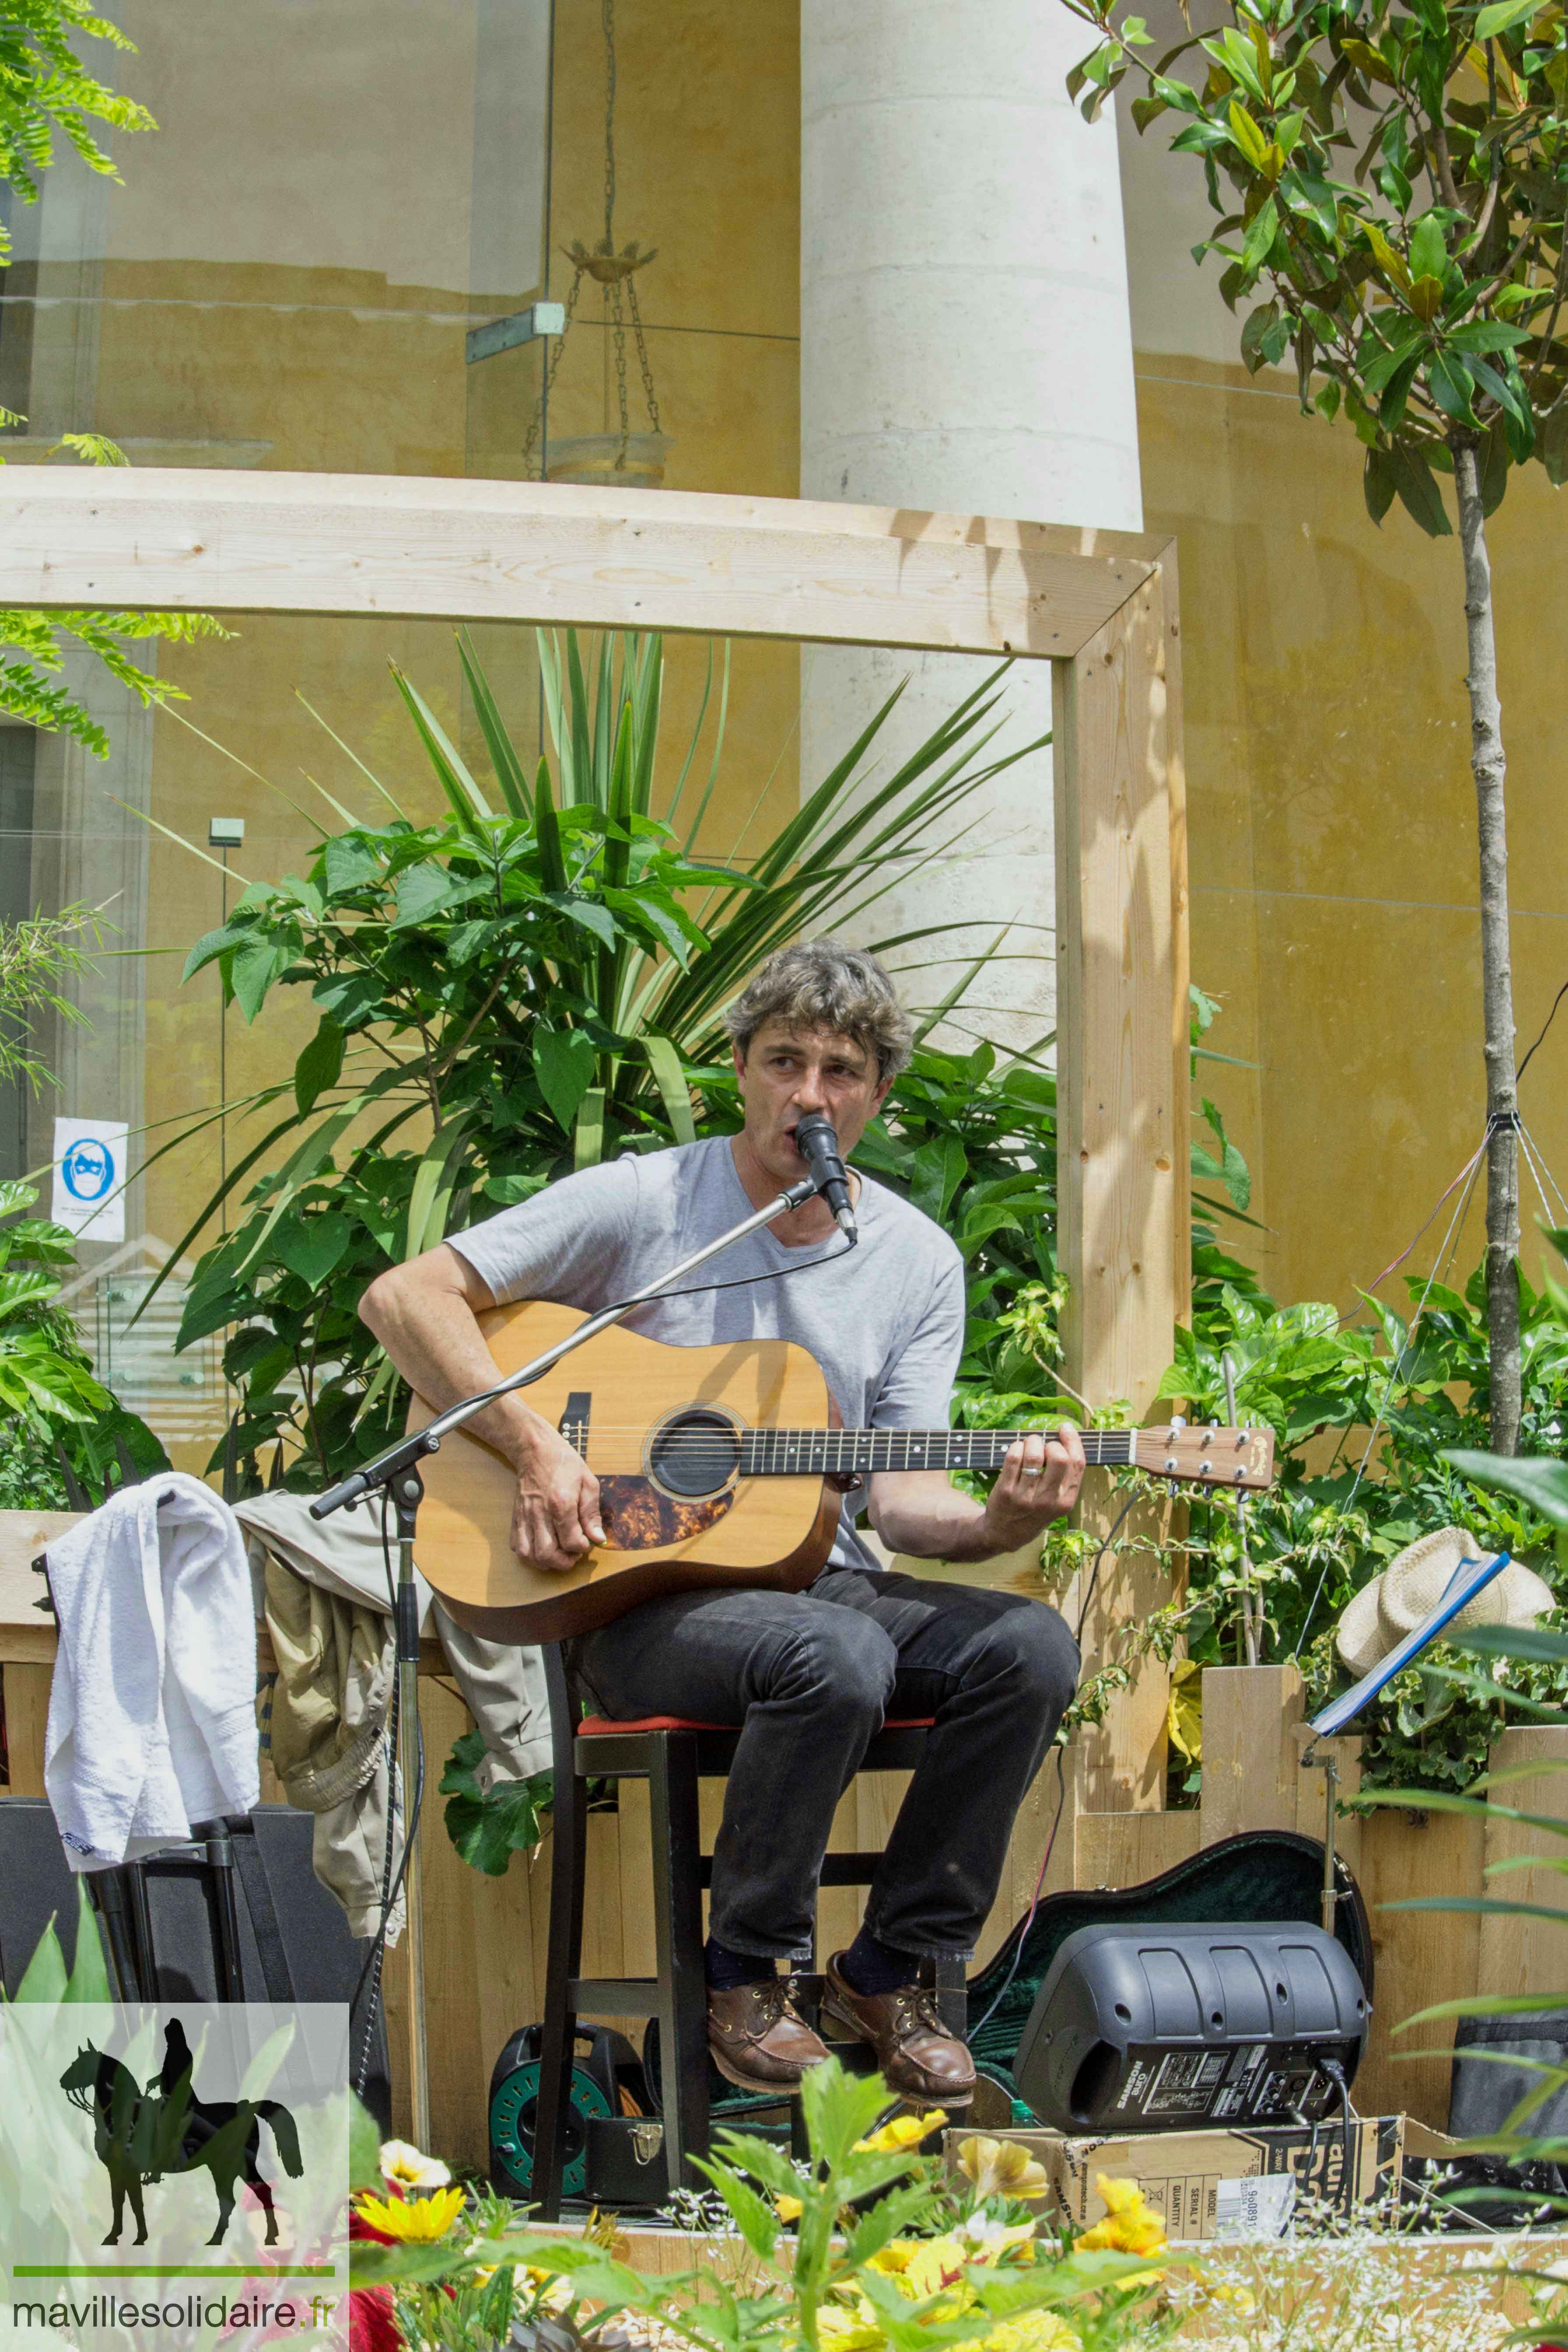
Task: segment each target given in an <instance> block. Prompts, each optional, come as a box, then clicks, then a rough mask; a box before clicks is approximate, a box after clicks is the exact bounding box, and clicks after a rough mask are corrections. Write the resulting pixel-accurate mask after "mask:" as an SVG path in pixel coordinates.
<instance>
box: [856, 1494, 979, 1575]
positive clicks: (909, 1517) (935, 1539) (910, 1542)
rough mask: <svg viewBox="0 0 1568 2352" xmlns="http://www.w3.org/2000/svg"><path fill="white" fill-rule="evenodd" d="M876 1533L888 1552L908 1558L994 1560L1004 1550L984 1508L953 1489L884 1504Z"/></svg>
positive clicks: (878, 1516) (878, 1515)
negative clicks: (916, 1500) (916, 1498)
mask: <svg viewBox="0 0 1568 2352" xmlns="http://www.w3.org/2000/svg"><path fill="white" fill-rule="evenodd" d="M876 1528H877V1533H878V1534H879V1536H880V1537H881V1538H882V1541H883V1542H884V1543H885V1544H886V1545H887V1546H888V1547H889V1549H890V1550H892V1551H901V1552H905V1553H907V1554H908V1556H909V1557H910V1559H952V1560H961V1559H995V1558H996V1557H997V1555H998V1554H999V1553H1001V1552H1004V1551H1005V1550H1006V1549H1007V1546H1006V1544H1005V1542H1004V1541H1003V1540H1002V1539H1001V1538H998V1537H997V1536H995V1535H994V1533H993V1531H992V1529H991V1527H990V1524H989V1521H988V1520H987V1518H986V1515H985V1506H984V1504H983V1503H977V1502H976V1501H975V1500H974V1498H973V1496H970V1495H961V1494H960V1493H959V1491H958V1488H957V1487H956V1486H949V1487H948V1488H947V1490H946V1492H945V1493H944V1494H937V1495H933V1496H931V1497H930V1498H929V1499H928V1498H926V1497H924V1496H922V1497H921V1500H920V1501H919V1502H914V1501H906V1500H904V1499H903V1498H902V1497H900V1499H899V1500H898V1501H896V1502H892V1503H889V1504H886V1505H885V1506H884V1507H883V1508H882V1509H881V1510H880V1511H879V1512H878V1514H877V1515H876Z"/></svg>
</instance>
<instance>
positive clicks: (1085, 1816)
mask: <svg viewBox="0 0 1568 2352" xmlns="http://www.w3.org/2000/svg"><path fill="white" fill-rule="evenodd" d="M1200 1842H1201V1830H1200V1824H1199V1821H1198V1813H1197V1808H1196V1807H1195V1806H1194V1808H1193V1810H1192V1811H1190V1812H1181V1813H1152V1812H1136V1813H1079V1817H1078V1836H1077V1839H1076V1842H1075V1848H1074V1853H1075V1859H1074V1866H1073V1879H1074V1883H1075V1884H1076V1885H1079V1886H1142V1885H1143V1883H1144V1881H1145V1880H1146V1879H1150V1878H1158V1877H1159V1875H1160V1874H1161V1872H1162V1871H1164V1870H1174V1868H1175V1866H1176V1864H1178V1863H1179V1862H1186V1861H1188V1860H1189V1859H1190V1857H1191V1856H1192V1855H1193V1854H1194V1853H1196V1852H1197V1850H1198V1846H1199V1843H1200Z"/></svg>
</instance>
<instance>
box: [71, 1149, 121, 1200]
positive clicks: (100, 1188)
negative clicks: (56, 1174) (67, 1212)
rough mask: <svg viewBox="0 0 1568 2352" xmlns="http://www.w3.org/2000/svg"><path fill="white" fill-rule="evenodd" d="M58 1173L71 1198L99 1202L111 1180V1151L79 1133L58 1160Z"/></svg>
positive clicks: (112, 1175)
mask: <svg viewBox="0 0 1568 2352" xmlns="http://www.w3.org/2000/svg"><path fill="white" fill-rule="evenodd" d="M60 1174H61V1176H62V1177H63V1179H64V1180H65V1188H66V1191H67V1192H68V1193H69V1194H70V1196H71V1198H72V1200H73V1201H101V1200H102V1198H103V1196H104V1194H105V1193H106V1192H108V1190H109V1188H110V1185H111V1184H112V1183H113V1181H114V1154H113V1153H112V1152H111V1151H110V1149H109V1146H108V1145H107V1144H106V1143H100V1142H99V1141H98V1140H97V1139H96V1138H94V1137H92V1136H90V1135H83V1136H79V1137H78V1138H77V1140H76V1141H75V1142H74V1143H73V1144H72V1145H71V1147H70V1149H69V1150H68V1152H67V1153H66V1156H65V1158H64V1159H63V1160H61V1161H60Z"/></svg>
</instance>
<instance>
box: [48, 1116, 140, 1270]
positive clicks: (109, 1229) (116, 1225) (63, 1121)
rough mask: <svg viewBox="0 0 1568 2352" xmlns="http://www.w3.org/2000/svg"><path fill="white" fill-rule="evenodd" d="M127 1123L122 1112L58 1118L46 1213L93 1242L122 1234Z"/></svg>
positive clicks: (115, 1238)
mask: <svg viewBox="0 0 1568 2352" xmlns="http://www.w3.org/2000/svg"><path fill="white" fill-rule="evenodd" d="M130 1135H131V1129H130V1127H129V1125H128V1124H127V1122H126V1121H125V1120H124V1119H122V1118H57V1119H56V1121H55V1181H54V1192H53V1197H52V1204H51V1207H50V1212H49V1213H50V1215H51V1216H52V1217H53V1218H54V1221H55V1223H56V1224H57V1225H68V1226H69V1227H70V1230H71V1232H72V1233H73V1234H82V1235H83V1236H84V1237H85V1238H86V1239H87V1240H89V1241H93V1242H122V1241H123V1240H124V1239H125V1179H126V1175H127V1172H128V1167H129V1159H130Z"/></svg>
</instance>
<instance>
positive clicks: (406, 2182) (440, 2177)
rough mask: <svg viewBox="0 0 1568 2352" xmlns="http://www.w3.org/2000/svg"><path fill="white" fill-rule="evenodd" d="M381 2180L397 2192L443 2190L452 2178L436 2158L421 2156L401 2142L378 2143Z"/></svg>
mask: <svg viewBox="0 0 1568 2352" xmlns="http://www.w3.org/2000/svg"><path fill="white" fill-rule="evenodd" d="M381 2177H382V2179H384V2180H395V2182H396V2183H397V2186H398V2187H399V2189H445V2188H446V2187H447V2184H448V2183H449V2181H450V2180H451V2178H452V2176H451V2173H450V2172H449V2171H448V2169H447V2167H446V2166H445V2165H444V2164H443V2163H442V2161H441V2159H440V2158H439V2157H438V2156H421V2155H420V2153H419V2150H418V2149H417V2148H416V2147H410V2146H409V2144H408V2142H407V2141H406V2140H405V2139H384V2140H383V2141H382V2143H381Z"/></svg>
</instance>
